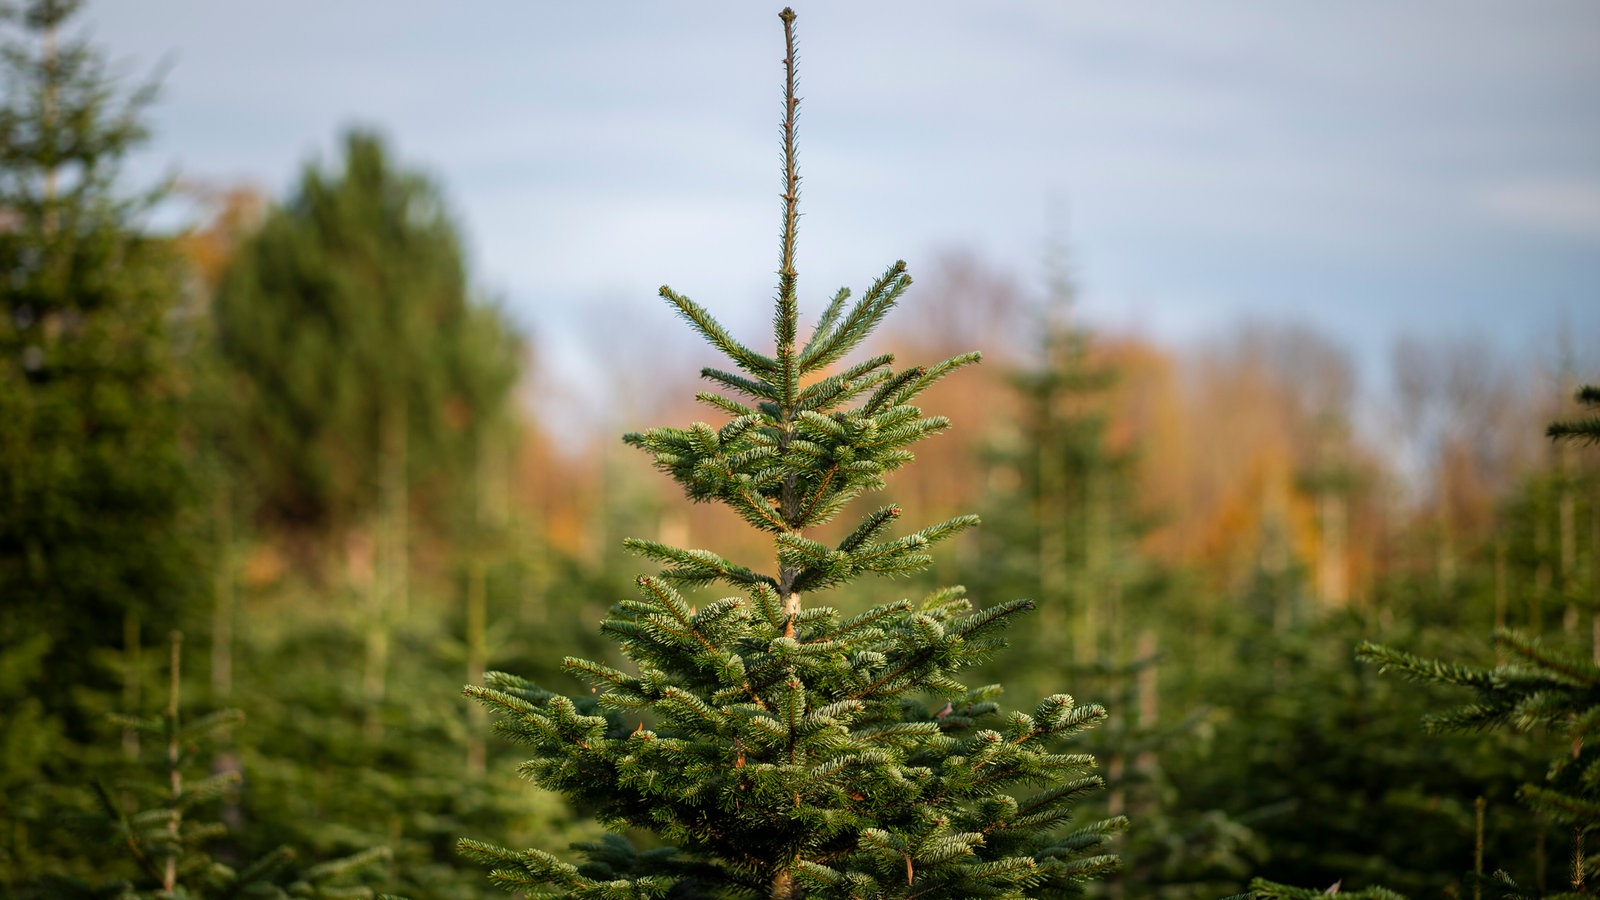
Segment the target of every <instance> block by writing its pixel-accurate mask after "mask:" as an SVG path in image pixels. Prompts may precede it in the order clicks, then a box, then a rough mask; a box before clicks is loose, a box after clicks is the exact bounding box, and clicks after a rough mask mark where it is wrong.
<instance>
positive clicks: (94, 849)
mask: <svg viewBox="0 0 1600 900" xmlns="http://www.w3.org/2000/svg"><path fill="white" fill-rule="evenodd" d="M182 645H183V642H182V636H181V635H180V634H179V633H178V632H173V633H172V636H171V641H170V647H171V655H170V668H169V676H170V677H169V680H168V685H169V686H168V691H167V704H166V709H165V710H164V711H163V712H162V713H161V714H160V715H157V716H148V717H144V716H118V717H114V718H115V722H116V724H120V725H122V726H123V727H124V728H127V729H131V730H133V731H136V732H139V733H141V734H143V735H145V736H146V737H147V738H149V740H147V741H145V742H144V743H143V746H144V747H146V748H151V749H154V750H155V751H156V753H157V754H158V760H157V761H156V763H155V764H154V766H153V767H151V768H152V769H153V771H148V770H147V772H145V773H143V774H142V776H141V777H138V778H133V779H125V780H119V781H115V782H111V783H109V784H108V783H106V782H104V781H102V780H101V779H98V778H97V779H95V780H94V781H93V788H94V794H95V797H96V798H97V800H98V806H99V808H98V810H97V811H96V812H94V813H89V814H81V813H80V814H76V815H72V814H67V813H66V812H64V811H63V812H62V814H61V818H62V821H63V823H70V824H71V825H72V826H73V827H74V829H75V830H77V831H79V832H82V833H85V834H86V835H88V836H89V838H90V840H89V841H88V842H87V843H86V845H85V846H84V847H83V848H82V849H81V852H82V853H83V855H85V856H86V857H88V864H89V868H90V869H91V870H92V871H94V872H95V876H96V877H95V880H93V881H89V880H85V879H81V878H75V877H72V876H71V875H68V874H66V873H63V872H51V873H49V874H45V875H42V876H40V877H37V878H33V879H29V880H28V881H27V882H24V883H22V884H20V885H14V886H13V887H15V889H16V890H17V891H18V893H19V895H20V896H21V897H25V898H34V897H37V898H41V900H42V898H51V900H70V898H83V900H92V898H109V897H116V898H118V900H137V898H150V900H156V898H169V900H171V898H203V897H240V896H244V897H260V898H282V900H288V898H290V897H305V898H335V897H338V898H361V897H368V898H370V897H373V896H374V892H373V891H372V890H371V889H370V888H369V887H366V886H365V885H363V884H361V883H360V881H359V879H358V876H361V875H362V874H363V871H364V870H366V869H369V868H371V867H372V866H373V865H375V864H377V863H380V862H382V861H383V860H385V859H387V858H388V855H389V854H388V851H387V850H386V849H384V848H381V847H380V848H375V849H372V850H368V851H366V852H363V853H358V854H355V855H353V856H349V857H345V858H343V859H335V860H329V861H326V862H322V863H315V864H312V865H309V866H305V865H300V864H298V863H297V861H296V859H295V855H296V854H295V852H294V851H293V850H292V849H291V848H289V847H287V846H284V847H278V848H277V849H275V850H273V851H272V852H270V853H267V854H264V855H262V856H261V857H259V858H257V859H254V860H252V861H250V862H249V863H246V864H243V865H237V864H235V865H230V864H228V863H226V862H224V861H223V860H222V859H221V858H219V856H218V855H214V854H213V853H212V852H211V848H213V847H214V846H215V845H216V844H217V843H218V842H219V841H221V840H223V839H225V838H226V836H227V834H228V828H227V827H226V826H225V825H223V824H222V823H220V822H215V821H206V819H205V818H203V813H205V812H206V811H207V810H208V809H209V808H212V807H214V806H215V804H216V803H217V801H219V800H220V799H222V798H224V797H226V796H228V795H230V794H232V793H233V792H235V791H236V790H237V789H238V787H239V782H240V777H239V773H238V772H236V771H225V772H221V773H217V774H210V775H205V776H199V777H197V776H196V774H195V762H197V761H198V760H202V759H205V758H207V757H208V756H209V755H210V749H211V748H210V747H209V746H208V744H209V743H210V741H211V740H213V739H214V738H215V737H216V736H217V735H218V734H220V733H222V732H225V731H226V730H228V729H230V728H232V727H233V726H235V725H237V724H239V723H240V722H241V721H242V720H243V718H244V716H243V713H241V712H240V711H239V710H236V709H224V710H218V711H216V712H213V713H210V714H209V715H204V716H200V717H198V718H196V719H194V720H193V721H186V720H185V719H184V717H183V709H182V704H181V702H180V701H181V693H180V687H179V685H180V677H179V667H180V659H181V649H182ZM152 775H153V776H154V777H151V776H152ZM119 857H120V858H119Z"/></svg>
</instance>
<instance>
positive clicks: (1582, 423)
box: [1545, 385, 1600, 444]
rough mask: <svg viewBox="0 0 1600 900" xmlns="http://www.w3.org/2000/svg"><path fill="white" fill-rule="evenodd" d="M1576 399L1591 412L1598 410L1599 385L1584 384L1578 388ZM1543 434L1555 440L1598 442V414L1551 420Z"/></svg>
mask: <svg viewBox="0 0 1600 900" xmlns="http://www.w3.org/2000/svg"><path fill="white" fill-rule="evenodd" d="M1576 399H1577V401H1578V404H1579V405H1580V406H1583V407H1585V408H1587V409H1588V410H1590V411H1591V412H1600V386H1597V385H1584V386H1583V387H1581V388H1578V393H1577V395H1576ZM1545 434H1546V435H1547V436H1548V437H1550V439H1551V440H1556V441H1577V442H1579V443H1583V444H1600V415H1591V416H1588V417H1586V418H1580V419H1563V420H1561V421H1557V422H1552V423H1550V427H1549V428H1547V429H1545Z"/></svg>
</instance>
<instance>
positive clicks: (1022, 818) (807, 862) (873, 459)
mask: <svg viewBox="0 0 1600 900" xmlns="http://www.w3.org/2000/svg"><path fill="white" fill-rule="evenodd" d="M782 19H783V22H784V31H785V43H786V51H787V52H786V55H785V72H786V80H785V108H784V118H783V150H782V160H783V169H784V191H783V195H782V196H783V224H782V231H781V252H780V263H779V280H778V296H777V301H776V311H775V315H774V333H775V353H774V354H773V355H771V356H768V355H765V354H762V353H759V352H757V351H755V350H753V349H751V348H750V347H748V346H746V345H745V344H743V343H741V342H739V341H737V340H735V339H734V338H733V337H732V336H731V335H730V334H728V333H727V331H725V330H724V329H723V327H722V326H721V325H720V324H719V323H718V322H717V321H716V320H715V319H714V318H713V317H712V316H711V315H710V313H709V312H707V311H706V310H705V309H704V308H703V307H701V306H699V305H698V304H696V303H694V302H693V301H691V300H689V299H688V298H687V297H684V296H682V295H680V294H678V293H677V292H675V291H673V290H671V289H670V288H665V287H664V288H662V291H661V294H662V296H663V298H665V299H666V300H667V302H668V303H669V304H671V305H672V306H673V307H674V308H675V309H676V310H677V312H678V313H679V314H680V315H681V316H682V317H683V318H684V319H685V320H687V321H688V322H689V324H690V325H691V326H692V327H693V328H694V329H695V330H696V331H697V332H698V333H699V334H700V335H701V336H702V337H704V338H705V339H706V340H707V341H709V342H710V343H711V344H712V345H713V346H715V347H716V348H717V349H718V350H720V351H721V352H722V353H723V354H725V355H726V356H727V357H728V358H729V359H730V360H731V362H732V364H733V366H732V367H733V369H734V371H728V370H722V369H714V368H708V369H705V370H703V371H702V373H701V374H702V375H703V376H704V377H705V378H706V379H707V380H709V381H711V382H713V383H715V384H716V385H718V386H719V387H720V388H725V389H728V390H729V391H731V392H733V393H735V394H739V395H743V396H744V397H745V398H748V402H746V401H744V400H740V399H734V398H732V397H729V396H725V395H723V394H719V393H712V392H706V393H702V394H700V395H699V397H700V399H701V400H702V401H704V402H705V403H707V404H708V405H710V406H712V407H714V408H716V409H718V410H720V411H723V412H725V413H727V414H729V415H730V416H732V419H731V421H729V422H727V423H726V424H724V425H723V426H721V427H720V428H713V427H711V426H710V425H707V424H704V423H695V424H694V425H691V426H690V427H688V428H671V427H664V428H654V429H651V430H649V431H645V432H641V433H635V434H630V435H628V436H626V438H625V440H626V441H627V442H628V443H630V444H632V445H634V446H637V447H640V448H641V449H643V450H645V451H646V452H648V453H650V454H651V455H652V457H653V458H654V461H655V464H656V465H657V467H658V468H660V469H662V470H663V471H664V472H666V473H667V474H669V475H670V476H672V477H673V479H674V480H676V481H677V482H678V483H679V484H680V485H682V486H683V488H684V490H685V492H686V493H687V495H688V496H689V498H690V499H692V500H696V501H716V502H720V503H723V504H725V505H727V506H728V507H729V508H730V509H732V510H733V511H734V512H736V513H737V514H738V515H739V516H740V517H741V518H742V519H743V520H744V521H746V522H747V523H749V524H750V525H751V526H752V527H754V528H756V529H759V530H761V531H762V532H764V533H766V534H768V535H771V540H772V546H773V551H774V554H775V557H776V560H775V562H776V571H775V572H771V573H764V572H759V571H757V570H755V569H752V568H750V567H748V566H745V565H742V564H739V563H736V562H733V561H730V560H727V559H724V558H722V557H721V556H718V555H717V554H715V553H712V552H710V551H707V550H689V549H682V548H677V547H672V546H667V545H665V544H662V543H658V542H653V541H644V540H631V541H629V542H628V545H629V546H630V547H631V548H632V549H633V550H635V551H636V552H638V553H640V554H641V555H643V556H645V557H648V558H650V559H654V560H658V561H660V562H662V563H664V564H666V565H667V568H666V569H665V570H664V571H662V572H661V573H660V574H659V575H655V576H641V577H640V578H639V579H638V586H639V597H638V598H637V599H632V600H628V601H626V602H623V603H620V604H618V605H617V606H616V607H614V608H613V610H612V613H611V615H610V617H609V618H608V619H607V620H606V621H605V622H604V623H603V625H602V629H603V630H604V631H605V632H606V633H608V634H609V635H610V636H612V637H613V638H615V639H616V640H618V641H620V643H621V648H622V652H623V654H624V655H625V656H627V657H628V659H629V660H630V661H631V662H632V663H633V666H634V671H632V672H628V671H623V670H620V669H617V668H613V667H611V666H607V665H604V664H601V663H598V662H592V661H588V660H581V659H571V658H569V659H568V660H567V661H566V667H567V668H568V669H569V670H570V671H572V672H574V673H575V674H578V675H581V676H583V677H585V678H587V679H588V680H590V681H591V682H592V683H593V684H594V686H595V695H594V696H589V697H580V698H577V699H573V698H568V697H564V696H560V695H557V694H555V693H553V692H550V691H547V690H543V689H541V688H539V687H537V686H536V685H534V684H532V683H531V682H528V681H526V680H524V679H521V678H518V677H516V676H513V675H508V674H503V673H492V674H491V675H489V676H488V677H487V679H486V680H487V684H488V686H483V687H480V686H473V687H469V688H468V693H469V694H470V695H472V696H474V697H476V698H478V699H479V700H481V701H482V702H484V703H485V704H487V705H488V706H489V707H490V708H491V709H492V710H494V711H495V712H496V713H497V714H498V716H499V722H498V725H499V728H500V730H501V731H502V732H504V733H506V734H508V735H510V736H511V737H512V738H514V739H516V740H518V741H520V742H522V743H525V744H527V745H528V746H530V747H531V748H532V750H533V753H534V758H533V759H532V760H530V761H529V762H527V763H526V764H525V765H524V767H523V770H524V771H525V772H526V773H527V774H529V775H531V776H532V777H533V778H534V780H535V781H537V782H538V783H540V784H542V785H544V786H546V787H549V788H552V789H554V790H557V791H559V792H561V793H563V794H566V795H567V796H569V797H570V798H572V799H573V800H574V801H576V802H577V803H579V804H580V805H583V806H585V807H588V808H592V809H594V810H595V811H596V812H597V814H598V815H599V817H600V818H601V819H602V821H604V822H605V823H606V824H608V825H609V826H610V827H612V828H613V829H616V830H618V831H620V830H622V829H625V828H637V829H641V830H644V831H647V832H650V833H652V834H654V835H657V836H658V837H659V838H660V839H661V840H662V841H664V842H665V843H666V844H667V846H663V847H660V848H657V849H650V850H645V851H642V852H641V851H638V850H636V849H635V848H634V847H633V846H632V845H631V844H630V843H629V841H628V840H627V839H626V838H624V837H623V836H622V835H621V834H617V833H613V834H611V835H609V836H608V837H607V838H606V839H605V840H603V841H601V842H597V843H592V844H587V845H580V846H578V847H576V848H575V849H577V850H579V851H581V852H583V853H584V854H585V856H586V860H585V861H584V862H582V863H581V864H577V865H574V864H571V863H567V862H563V861H561V860H559V859H558V858H556V857H555V856H554V855H552V854H550V853H548V852H545V851H542V850H527V851H520V852H518V851H512V850H507V849H504V848H500V847H496V846H493V845H491V844H486V843H482V842H479V841H473V840H463V842H462V847H463V850H464V852H466V853H468V854H469V855H470V856H472V857H474V858H476V859H478V860H480V861H482V862H483V863H485V864H487V865H489V866H492V867H493V872H492V873H491V879H492V880H494V881H496V882H498V883H500V884H502V885H503V886H505V887H507V888H508V889H513V890H525V891H528V892H529V893H530V895H531V894H533V893H535V892H538V893H540V894H542V895H545V896H578V897H612V898H622V897H666V896H671V897H708V898H709V897H739V896H744V897H772V898H782V900H798V898H826V897H836V898H841V900H843V898H846V897H857V898H866V897H882V898H888V897H928V898H933V897H944V898H957V897H1011V898H1021V897H1030V896H1032V897H1038V896H1059V895H1062V894H1066V893H1070V892H1072V891H1073V890H1075V889H1077V887H1078V886H1079V885H1080V884H1081V883H1082V882H1084V881H1085V880H1087V879H1089V878H1092V877H1094V876H1096V875H1099V874H1101V873H1104V872H1106V871H1108V870H1110V869H1111V868H1113V867H1114V866H1115V864H1116V861H1115V859H1114V858H1113V857H1110V856H1107V855H1105V854H1103V853H1100V852H1099V850H1100V848H1101V846H1102V844H1103V842H1104V841H1105V839H1106V837H1107V835H1108V834H1110V833H1111V832H1112V831H1114V830H1116V829H1117V828H1119V827H1120V826H1121V824H1122V821H1121V820H1108V821H1102V822H1094V823H1089V824H1087V825H1085V826H1083V827H1080V828H1078V829H1076V830H1072V831H1063V830H1062V826H1064V825H1065V824H1066V823H1067V821H1068V819H1069V817H1070V815H1071V806H1072V804H1073V802H1074V801H1075V800H1076V799H1077V798H1078V797H1080V796H1081V795H1082V794H1084V793H1085V792H1087V791H1090V790H1092V789H1094V788H1095V787H1097V786H1098V785H1099V783H1100V781H1099V779H1098V778H1096V777H1094V776H1092V775H1087V774H1085V772H1084V769H1085V768H1086V767H1087V766H1089V765H1090V764H1091V763H1092V758H1091V757H1088V756H1086V755H1083V754H1077V753H1067V752H1063V751H1062V749H1061V748H1060V747H1059V741H1060V740H1061V739H1063V738H1066V737H1069V736H1070V735H1072V734H1074V733H1076V732H1078V731H1080V730H1082V729H1084V728H1087V727H1089V726H1091V725H1093V724H1095V723H1097V722H1099V721H1100V720H1102V719H1103V718H1104V716H1105V712H1104V710H1103V709H1101V708H1100V707H1098V706H1093V705H1090V706H1080V705H1078V704H1077V703H1075V701H1073V700H1072V698H1070V697H1068V696H1066V695H1063V694H1056V695H1053V696H1051V697H1048V698H1046V699H1045V700H1043V701H1042V702H1041V703H1039V704H1038V706H1037V708H1036V709H1035V710H1034V712H1033V713H1032V714H1027V713H1022V712H1013V713H1002V712H1001V711H1000V708H999V706H998V704H997V703H996V698H997V696H998V694H999V692H1000V688H999V687H998V686H994V685H991V686H986V687H979V688H976V689H970V688H968V687H967V686H965V685H964V684H963V683H962V682H961V681H959V680H957V677H956V676H957V675H958V674H960V673H961V672H962V671H963V670H965V669H967V668H969V667H971V666H973V665H975V664H976V663H978V662H979V661H981V660H982V659H984V658H985V657H987V656H989V655H990V654H991V653H993V652H994V651H995V650H997V649H998V648H999V647H1000V645H1001V643H1002V641H1001V638H1000V637H999V634H998V633H999V631H1000V630H1001V629H1002V628H1003V627H1004V626H1006V625H1007V624H1009V622H1010V620H1011V619H1012V618H1013V617H1015V616H1016V615H1017V614H1019V613H1021V612H1023V611H1025V610H1027V609H1029V608H1030V607H1031V606H1032V605H1033V604H1032V602H1031V601H1027V600H1016V601H1012V602H1009V603H1004V604H1000V605H998V606H994V607H990V608H988V609H984V610H981V611H977V612H974V611H973V610H972V608H971V605H970V604H969V602H968V601H967V600H966V599H965V598H964V597H963V596H962V590H961V589H960V588H949V589H944V590H940V591H936V592H935V593H934V594H933V595H931V596H930V597H928V598H927V599H926V600H924V601H923V602H922V603H920V604H913V603H911V602H910V601H905V600H902V601H899V602H895V603H889V604H884V605H880V606H877V607H875V608H873V609H871V610H869V611H867V612H865V613H862V614H860V615H857V616H853V617H848V618H846V617H843V616H841V614H840V613H839V612H837V611H836V610H834V609H830V608H828V607H821V606H813V607H806V606H804V605H803V603H802V597H803V596H804V595H805V594H807V593H810V592H815V591H821V590H825V589H828V588H830V587H834V586H837V585H840V584H842V583H845V582H847V581H850V580H852V579H854V578H856V577H858V576H860V575H865V574H869V573H877V574H885V575H894V574H900V573H906V572H911V571H915V570H917V569H920V568H923V567H924V566H926V565H927V564H928V563H929V562H930V557H929V555H928V552H927V550H928V548H929V547H930V546H931V545H932V544H934V543H936V542H938V541H940V540H943V539H945V538H948V537H950V536H951V535H953V534H955V533H957V532H958V531H961V530H963V529H965V528H967V527H970V526H971V525H974V524H976V518H975V517H972V516H962V517H958V518H955V519H952V520H949V521H946V522H942V523H939V524H936V525H933V526H930V527H927V528H924V529H922V530H920V531H917V532H914V533H912V534H908V535H905V536H903V537H899V538H891V537H888V536H887V532H888V530H889V528H890V527H891V526H892V524H893V523H894V522H895V520H896V519H897V518H898V517H899V515H900V510H899V509H898V508H896V507H894V506H884V507H882V508H880V509H878V510H876V511H875V512H872V513H870V514H869V515H867V516H866V517H865V518H864V519H863V520H862V521H861V523H860V524H859V525H858V526H857V527H856V528H854V529H853V530H851V531H850V532H849V533H848V535H847V536H845V538H844V539H843V540H842V541H840V542H839V543H838V544H837V545H836V546H832V547H830V546H828V545H825V544H823V543H821V542H819V541H817V540H815V539H814V538H812V537H808V536H807V535H806V532H807V530H809V529H813V528H815V527H817V526H820V525H823V524H824V523H826V522H828V521H829V520H831V519H833V518H834V517H835V516H836V515H837V514H838V513H839V512H840V511H841V510H842V508H843V507H844V506H845V505H846V504H847V503H848V502H849V501H851V500H852V499H854V498H855V497H857V496H859V495H860V494H862V493H864V492H866V491H869V490H875V489H878V488H881V487H883V486H884V476H885V475H887V474H888V473H890V472H892V471H894V470H896V469H898V468H900V467H901V466H903V465H905V464H906V463H908V462H909V461H910V460H911V456H912V455H911V453H910V451H909V450H908V449H907V447H908V446H909V445H911V444H912V443H914V442H916V441H917V440H919V439H920V438H923V437H926V436H928V435H930V434H933V433H935V432H938V431H940V430H942V429H944V428H945V427H946V425H947V424H948V423H947V422H946V421H945V420H944V419H942V418H939V417H924V416H923V414H922V412H921V410H920V409H918V408H917V407H915V406H912V405H911V401H912V400H913V399H914V398H915V397H916V396H917V395H918V394H920V393H921V392H922V391H923V390H924V389H926V388H927V387H928V386H930V385H932V384H933V383H935V382H936V381H938V380H939V379H941V378H943V377H944V376H946V375H948V374H949V373H951V372H953V371H954V370H956V369H958V368H960V367H961V366H963V365H967V364H970V363H972V362H975V361H976V360H977V355H976V354H968V355H963V356H957V357H954V358H951V359H948V360H945V361H944V362H942V363H939V364H937V365H933V366H927V367H923V366H913V367H910V368H908V369H904V370H901V371H896V370H894V369H893V368H892V364H893V359H892V357H890V356H888V355H880V356H875V357H872V358H870V359H867V360H865V361H862V362H858V363H855V364H853V365H847V366H844V367H843V368H840V369H837V370H835V371H833V372H832V374H823V373H824V372H825V371H827V370H829V369H830V367H832V366H834V364H835V363H838V362H839V361H840V360H841V359H843V358H844V357H845V356H846V355H847V354H848V353H849V352H850V351H851V350H853V349H855V348H856V347H857V346H859V345H860V344H861V343H862V341H863V340H864V339H865V338H866V337H867V335H868V333H869V332H870V331H871V330H872V329H873V328H874V327H875V326H876V325H877V324H878V323H879V322H880V321H881V320H882V319H883V317H884V316H885V315H886V314H887V313H888V312H889V310H890V308H891V307H893V306H894V305H895V303H896V301H897V300H898V299H899V298H900V296H901V295H902V294H903V293H904V291H905V290H906V288H907V287H908V286H909V285H910V277H909V276H908V275H907V274H906V271H905V266H904V264H903V263H898V262H897V263H895V264H894V265H893V266H891V267H889V269H888V270H887V271H886V272H885V273H884V274H883V275H882V276H881V277H880V278H878V279H877V280H876V281H875V282H874V283H873V284H872V285H871V287H870V288H868V290H867V291H866V293H865V295H864V296H863V297H862V298H861V299H860V300H859V301H857V302H856V303H855V304H854V305H849V293H848V291H845V290H841V291H840V292H839V293H838V294H836V295H835V296H834V298H833V300H832V302H830V303H829V304H828V306H827V308H826V310H825V311H824V312H823V314H822V316H821V318H820V319H819V321H818V323H817V325H816V327H815V329H814V331H813V333H812V335H811V337H810V339H809V340H807V341H806V342H805V343H804V344H803V345H802V344H799V343H798V335H797V333H798V318H799V312H798V304H797V299H796V280H797V276H796V270H795V268H794V247H795V228H796V224H797V221H798V218H797V202H798V185H799V179H798V175H797V170H796V165H795V146H794V125H795V115H796V112H797V104H798V100H797V98H796V96H795V93H794V85H795V82H794V41H793V22H794V13H793V12H792V11H791V10H788V9H786V10H784V11H783V13H782ZM852 404H853V405H852ZM714 583H728V584H732V585H734V586H736V587H737V588H738V589H740V591H741V594H740V595H739V596H733V597H728V598H725V599H721V600H717V601H715V602H711V603H707V604H706V605H705V606H704V607H703V608H696V607H695V606H693V605H691V604H690V602H689V600H688V599H686V598H685V597H684V596H683V595H682V594H681V593H680V592H679V591H678V587H680V586H685V585H691V586H694V585H709V584H714ZM930 697H931V698H933V700H932V703H931V704H930V703H929V702H928V699H929V698H930Z"/></svg>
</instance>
